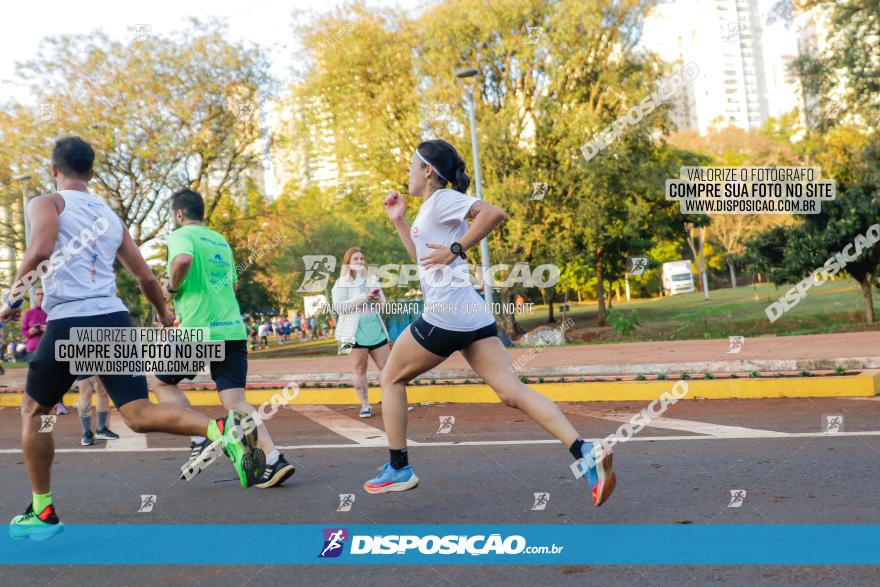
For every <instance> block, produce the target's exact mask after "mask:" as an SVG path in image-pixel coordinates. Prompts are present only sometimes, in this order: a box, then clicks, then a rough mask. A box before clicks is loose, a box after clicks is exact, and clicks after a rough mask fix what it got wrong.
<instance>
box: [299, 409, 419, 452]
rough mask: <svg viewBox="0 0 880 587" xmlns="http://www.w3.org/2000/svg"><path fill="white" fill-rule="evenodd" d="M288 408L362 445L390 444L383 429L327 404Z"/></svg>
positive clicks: (413, 443)
mask: <svg viewBox="0 0 880 587" xmlns="http://www.w3.org/2000/svg"><path fill="white" fill-rule="evenodd" d="M288 408H289V409H291V410H293V411H294V412H299V413H300V414H302V415H303V416H305V417H306V418H308V419H309V420H312V421H313V422H317V423H318V424H320V425H321V426H323V427H324V428H327V429H328V430H330V431H331V432H333V433H335V434H338V435H339V436H342V437H344V438H348V439H349V440H353V441H354V442H356V443H358V444H359V445H361V446H388V439H387V437H386V436H385V432H384V431H383V430H380V429H379V428H375V427H373V426H370V425H369V424H365V423H364V422H363V421H361V420H360V419H358V420H355V419H354V418H349V417H348V416H345V415H343V414H340V413H339V412H337V411H336V410H334V409H332V408H328V407H327V406H321V405H301V406H288ZM407 443H408V444H410V445H418V444H419V443H417V442H413V441H411V440H407ZM348 446H351V445H348Z"/></svg>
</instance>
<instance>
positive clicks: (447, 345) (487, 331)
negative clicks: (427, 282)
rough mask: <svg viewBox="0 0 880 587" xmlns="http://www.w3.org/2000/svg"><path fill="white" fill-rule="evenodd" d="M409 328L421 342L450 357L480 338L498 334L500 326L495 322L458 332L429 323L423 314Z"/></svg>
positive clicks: (430, 349) (436, 352)
mask: <svg viewBox="0 0 880 587" xmlns="http://www.w3.org/2000/svg"><path fill="white" fill-rule="evenodd" d="M409 330H410V332H411V333H412V335H413V338H415V339H416V340H417V341H419V344H421V345H422V346H423V347H425V348H426V349H427V350H429V351H430V352H432V353H434V354H435V355H440V356H441V357H448V356H449V355H451V354H452V353H454V352H455V351H460V350H461V349H463V348H467V347H468V346H470V344H471V343H472V342H476V341H478V340H480V339H483V338H489V337H490V336H498V326H497V325H496V324H495V323H494V322H493V323H492V324H488V325H486V326H483V327H482V328H478V329H476V330H468V331H464V332H458V331H456V330H446V329H444V328H439V327H437V326H434V325H432V324H428V323H427V322H426V321H425V320H424V319H423V318H422V317H421V316H419V317H418V318H417V319H416V321H415V322H413V323H412V324H410V326H409Z"/></svg>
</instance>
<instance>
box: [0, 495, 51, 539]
mask: <svg viewBox="0 0 880 587" xmlns="http://www.w3.org/2000/svg"><path fill="white" fill-rule="evenodd" d="M63 530H64V524H62V523H61V520H59V519H58V514H56V513H55V506H54V505H52V504H49V505H48V506H46V509H44V510H43V511H42V512H40V513H39V514H37V513H36V512H34V506H33V504H28V507H27V509H26V510H25V511H24V513H23V514H21V515H20V516H15V517H14V518H12V521H11V522H9V536H10V537H11V538H12V539H13V540H24V539H25V538H30V539H31V540H33V541H34V542H42V541H43V540H48V539H50V538H52V537H53V536H55V535H56V534H58V533H59V532H61V531H63Z"/></svg>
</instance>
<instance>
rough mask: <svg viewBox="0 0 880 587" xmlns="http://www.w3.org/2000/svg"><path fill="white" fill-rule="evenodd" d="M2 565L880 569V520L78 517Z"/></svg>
mask: <svg viewBox="0 0 880 587" xmlns="http://www.w3.org/2000/svg"><path fill="white" fill-rule="evenodd" d="M41 538H45V540H43V541H36V540H33V539H24V540H13V539H12V537H11V536H10V535H9V534H7V533H6V532H3V535H2V536H0V564H7V565H8V564H19V565H30V564H36V565H45V564H46V563H47V562H51V563H52V564H56V565H58V564H63V565H230V564H231V565H305V564H309V565H313V564H365V565H376V564H379V565H382V564H394V565H399V564H416V565H418V564H428V565H474V564H477V565H484V564H491V565H497V564H502V565H504V564H510V565H531V564H536V565H537V564H540V565H548V564H549V565H557V564H558V565H746V564H747V565H877V564H880V525H855V524H853V525H847V524H827V525H826V524H813V525H810V524H779V525H775V524H759V525H751V524H743V525H641V524H608V525H532V524H520V525H497V524H469V525H452V524H450V525H442V524H437V525H426V524H422V525H402V524H401V525H385V524H377V525H357V524H347V525H340V526H326V525H265V524H252V525H244V524H242V525H232V524H229V525H225V524H223V525H220V524H218V525H212V524H205V525H176V524H170V525H168V524H156V525H150V524H129V525H68V526H64V528H63V531H62V532H60V533H58V534H56V535H54V536H51V537H46V536H42V537H41Z"/></svg>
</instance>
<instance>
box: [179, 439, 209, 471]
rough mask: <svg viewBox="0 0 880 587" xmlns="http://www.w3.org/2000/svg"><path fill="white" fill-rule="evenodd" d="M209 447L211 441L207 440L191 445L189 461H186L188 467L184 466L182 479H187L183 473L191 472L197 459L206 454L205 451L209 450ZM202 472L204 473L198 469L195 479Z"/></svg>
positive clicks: (191, 443) (193, 442)
mask: <svg viewBox="0 0 880 587" xmlns="http://www.w3.org/2000/svg"><path fill="white" fill-rule="evenodd" d="M209 446H211V441H210V440H208V439H207V438H206V439H204V440H203V441H201V442H195V441H192V442H190V443H189V448H190V451H189V460H187V461H186V465H184V467H183V468H182V469H181V473H180V478H181V479H186V476H185V475H184V474H183V471H187V470H189V468H190V465H192V463H193V462H195V461H196V459H198V458H199V457H200V456H201V455H202V453H203V452H205V449H207V448H208V447H209ZM201 471H202V470H201V469H196V471H195V474H194V475H193V477H195V476H196V475H198V474H199V473H201Z"/></svg>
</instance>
